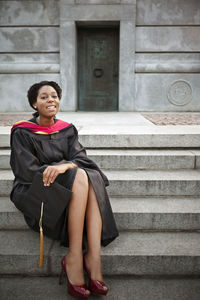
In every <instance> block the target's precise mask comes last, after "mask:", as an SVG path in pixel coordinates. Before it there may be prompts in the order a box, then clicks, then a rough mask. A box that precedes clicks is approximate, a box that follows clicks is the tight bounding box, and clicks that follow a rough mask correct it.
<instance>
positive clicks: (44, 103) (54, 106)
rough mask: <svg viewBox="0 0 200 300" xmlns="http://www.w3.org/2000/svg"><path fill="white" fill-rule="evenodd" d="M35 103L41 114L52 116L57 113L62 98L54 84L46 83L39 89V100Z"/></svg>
mask: <svg viewBox="0 0 200 300" xmlns="http://www.w3.org/2000/svg"><path fill="white" fill-rule="evenodd" d="M33 105H34V106H36V107H37V110H38V112H39V115H40V116H43V117H48V118H50V117H54V116H55V115H56V114H57V112H58V109H59V106H60V100H59V98H58V94H57V92H56V90H55V89H54V88H53V87H52V86H50V85H44V86H42V87H41V88H40V89H39V90H38V96H37V100H36V102H35V103H34V104H33Z"/></svg>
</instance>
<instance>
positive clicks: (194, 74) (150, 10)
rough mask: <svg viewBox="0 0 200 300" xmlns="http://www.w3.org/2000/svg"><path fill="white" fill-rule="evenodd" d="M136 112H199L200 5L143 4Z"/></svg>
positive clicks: (157, 0)
mask: <svg viewBox="0 0 200 300" xmlns="http://www.w3.org/2000/svg"><path fill="white" fill-rule="evenodd" d="M136 16H137V17H136V68H135V72H136V75H135V78H136V100H135V110H137V111H142V110H143V111H145V110H146V111H199V110H200V101H199V100H200V84H199V83H200V74H199V73H200V53H199V52H200V1H199V0H190V1H188V0H175V1H174V0H169V1H166V0H138V1H137V10H136Z"/></svg>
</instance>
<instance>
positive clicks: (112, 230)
mask: <svg viewBox="0 0 200 300" xmlns="http://www.w3.org/2000/svg"><path fill="white" fill-rule="evenodd" d="M29 121H31V122H34V123H36V119H35V118H33V119H31V120H29ZM66 162H74V163H75V164H77V165H78V167H79V168H82V169H84V170H85V171H86V173H87V175H88V178H89V181H90V183H91V184H92V186H93V188H94V191H95V194H96V197H97V201H98V204H99V208H100V213H101V217H102V234H101V244H102V245H103V246H106V245H108V244H109V243H110V242H111V241H113V240H114V239H115V238H116V237H117V236H118V230H117V227H116V223H115V220H114V216H113V212H112V208H111V206H110V201H109V198H108V195H107V191H106V186H108V185H109V182H108V179H107V177H106V176H105V174H104V173H103V172H102V171H101V170H100V169H99V168H98V166H97V165H96V164H95V163H94V162H93V161H92V160H91V159H89V158H88V157H87V154H86V151H85V149H84V147H83V146H82V145H81V144H80V143H79V141H78V132H77V129H76V128H75V126H74V125H73V124H70V125H69V126H68V127H67V128H64V129H62V130H60V131H59V132H58V133H54V134H48V135H46V134H44V135H43V134H36V133H34V132H33V131H31V130H30V129H27V128H22V127H16V128H15V129H14V130H13V132H12V134H11V157H10V165H11V168H12V170H13V173H14V175H15V180H14V184H13V189H12V191H11V195H10V198H11V201H12V202H13V203H14V204H15V206H16V207H17V208H18V209H19V210H21V211H22V213H24V211H23V207H24V206H25V208H26V211H27V209H28V207H29V203H28V202H29V200H28V199H27V197H26V195H27V192H28V189H29V188H30V186H31V183H32V181H33V178H34V175H35V174H36V173H37V172H41V173H43V172H44V170H45V169H46V167H47V166H49V165H55V164H61V163H66ZM76 172H77V169H76V168H75V169H71V170H68V171H66V172H65V173H64V174H60V175H58V177H57V178H56V181H57V182H58V183H59V184H61V185H62V186H64V187H66V189H68V190H72V186H73V182H74V179H75V176H76ZM66 192H67V190H66ZM55 200H56V199H55ZM22 202H23V206H22V205H21V204H20V203H22ZM67 216H68V208H66V209H65V212H64V215H62V218H60V222H59V226H57V227H56V228H55V229H54V230H53V231H52V229H51V230H50V229H45V231H44V235H46V236H48V237H50V238H52V239H56V240H60V244H61V245H62V246H65V247H68V246H69V242H68V230H67ZM24 218H25V221H26V223H27V224H28V226H29V227H30V228H32V229H33V230H35V231H38V232H39V226H38V222H36V221H35V219H34V218H30V216H27V215H25V214H24ZM83 241H84V244H83V248H85V246H86V245H85V242H86V231H85V226H84V239H83Z"/></svg>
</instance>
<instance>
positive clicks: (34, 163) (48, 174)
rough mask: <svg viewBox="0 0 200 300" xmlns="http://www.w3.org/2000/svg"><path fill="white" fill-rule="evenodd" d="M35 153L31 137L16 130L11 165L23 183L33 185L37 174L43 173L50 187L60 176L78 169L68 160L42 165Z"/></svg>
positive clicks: (13, 134) (12, 137)
mask: <svg viewBox="0 0 200 300" xmlns="http://www.w3.org/2000/svg"><path fill="white" fill-rule="evenodd" d="M34 152H35V150H34V145H33V144H32V141H31V139H30V137H29V135H28V134H27V133H26V132H25V131H23V130H21V129H16V130H15V131H14V132H13V133H12V136H11V157H10V165H11V168H12V170H13V173H14V175H15V177H16V178H17V180H19V181H20V182H21V183H31V182H32V180H33V177H34V175H35V173H36V172H41V173H43V182H44V185H49V184H50V183H52V182H54V180H55V179H56V177H57V176H58V175H59V174H61V173H64V172H66V171H67V170H69V169H72V168H76V167H77V165H76V164H74V163H73V162H67V161H66V160H63V161H61V162H56V163H52V165H48V164H44V165H41V164H40V161H39V159H38V158H37V156H36V155H35V153H34Z"/></svg>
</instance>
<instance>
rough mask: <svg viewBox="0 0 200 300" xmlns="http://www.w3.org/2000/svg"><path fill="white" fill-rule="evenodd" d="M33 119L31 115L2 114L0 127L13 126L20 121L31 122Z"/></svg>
mask: <svg viewBox="0 0 200 300" xmlns="http://www.w3.org/2000/svg"><path fill="white" fill-rule="evenodd" d="M31 118H32V114H31V113H26V114H0V126H12V125H13V124H14V123H16V122H17V121H20V120H29V119H31Z"/></svg>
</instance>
